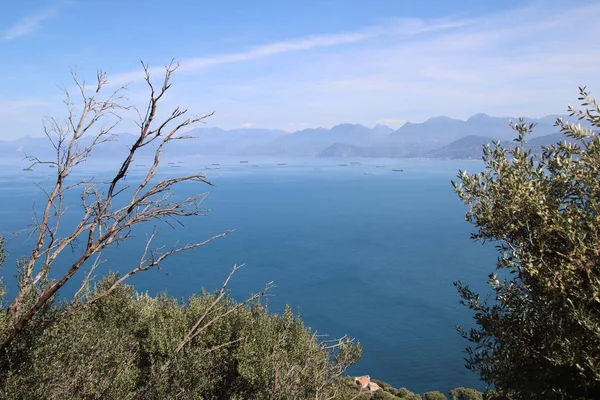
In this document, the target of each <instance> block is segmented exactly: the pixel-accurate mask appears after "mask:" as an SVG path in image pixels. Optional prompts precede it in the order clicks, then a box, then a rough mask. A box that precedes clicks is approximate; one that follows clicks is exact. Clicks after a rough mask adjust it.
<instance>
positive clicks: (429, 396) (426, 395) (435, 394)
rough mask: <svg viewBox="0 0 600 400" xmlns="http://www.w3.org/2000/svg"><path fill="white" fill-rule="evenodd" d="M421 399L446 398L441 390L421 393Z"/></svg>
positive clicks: (442, 399) (444, 399) (435, 399)
mask: <svg viewBox="0 0 600 400" xmlns="http://www.w3.org/2000/svg"><path fill="white" fill-rule="evenodd" d="M421 399H423V400H448V398H447V397H446V395H445V394H443V393H442V392H438V391H435V392H426V393H423V394H422V395H421Z"/></svg>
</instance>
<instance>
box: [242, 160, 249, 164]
mask: <svg viewBox="0 0 600 400" xmlns="http://www.w3.org/2000/svg"><path fill="white" fill-rule="evenodd" d="M240 164H248V161H240Z"/></svg>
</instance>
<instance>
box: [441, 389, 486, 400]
mask: <svg viewBox="0 0 600 400" xmlns="http://www.w3.org/2000/svg"><path fill="white" fill-rule="evenodd" d="M448 394H449V395H450V398H451V399H452V400H483V393H481V392H479V391H477V390H475V389H470V388H464V387H458V388H456V389H452V390H451V391H450V392H449V393H448Z"/></svg>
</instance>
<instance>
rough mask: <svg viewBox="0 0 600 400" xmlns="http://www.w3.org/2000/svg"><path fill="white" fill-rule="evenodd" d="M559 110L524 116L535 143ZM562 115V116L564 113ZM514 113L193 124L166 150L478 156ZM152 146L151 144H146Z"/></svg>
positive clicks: (110, 150) (41, 151) (14, 149)
mask: <svg viewBox="0 0 600 400" xmlns="http://www.w3.org/2000/svg"><path fill="white" fill-rule="evenodd" d="M557 117H559V116H547V117H543V118H538V119H534V118H524V121H525V122H527V123H536V124H537V125H536V127H535V129H534V131H533V134H532V135H531V137H530V138H529V139H530V140H531V142H532V145H533V143H535V146H538V147H539V146H542V145H547V144H551V143H555V142H556V141H557V140H560V138H561V136H560V135H559V134H558V128H557V127H555V126H554V121H555V120H556V118H557ZM563 118H566V117H564V116H563ZM510 120H512V121H518V118H510V117H491V116H489V115H486V114H476V115H474V116H472V117H470V118H469V119H467V120H466V121H465V120H460V119H453V118H449V117H434V118H430V119H428V120H427V121H424V122H422V123H411V122H407V123H406V124H404V125H403V126H402V127H400V128H399V129H397V130H394V129H392V128H390V127H388V126H385V125H376V126H375V127H373V128H368V127H366V126H363V125H359V124H347V123H345V124H340V125H336V126H334V127H333V128H331V129H325V128H314V129H304V130H300V131H296V132H293V133H286V132H284V131H282V130H271V129H249V128H245V129H233V130H223V129H220V128H215V127H207V128H198V129H194V130H192V131H190V132H187V134H189V135H192V136H195V137H197V139H196V140H193V141H188V140H186V141H175V142H173V144H172V146H170V147H169V148H168V150H167V151H166V156H169V155H177V156H189V155H215V156H219V155H220V156H240V157H246V156H272V157H359V158H381V157H386V158H387V157H389V158H416V157H418V158H456V159H478V158H480V157H481V146H482V145H484V144H486V143H490V142H491V141H494V140H499V141H510V140H511V139H514V138H515V137H516V133H515V132H514V131H513V130H512V129H511V127H510V125H509V121H510ZM133 140H134V137H133V135H130V134H127V133H123V134H120V135H118V139H117V140H116V141H113V142H109V143H105V144H103V145H102V148H101V149H100V148H99V149H98V153H99V154H100V155H110V156H111V157H112V156H119V155H120V154H125V152H126V151H127V145H129V144H130V143H132V142H133ZM51 150H52V148H51V147H50V146H49V144H48V141H47V139H45V138H32V137H24V138H20V139H16V140H12V141H0V157H2V158H5V157H22V155H23V154H24V153H27V154H35V155H36V156H38V157H48V156H49V155H50V154H51ZM150 151H151V149H150Z"/></svg>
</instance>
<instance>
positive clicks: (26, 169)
mask: <svg viewBox="0 0 600 400" xmlns="http://www.w3.org/2000/svg"><path fill="white" fill-rule="evenodd" d="M23 171H33V168H23Z"/></svg>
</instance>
